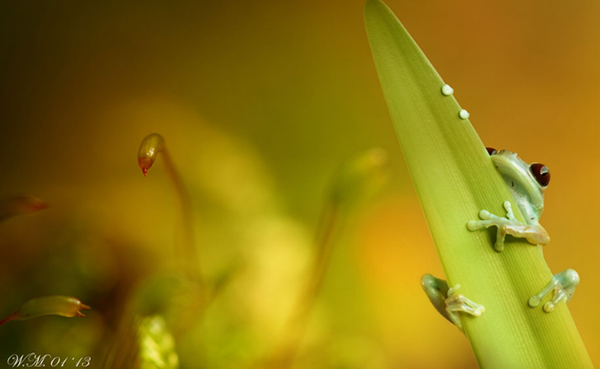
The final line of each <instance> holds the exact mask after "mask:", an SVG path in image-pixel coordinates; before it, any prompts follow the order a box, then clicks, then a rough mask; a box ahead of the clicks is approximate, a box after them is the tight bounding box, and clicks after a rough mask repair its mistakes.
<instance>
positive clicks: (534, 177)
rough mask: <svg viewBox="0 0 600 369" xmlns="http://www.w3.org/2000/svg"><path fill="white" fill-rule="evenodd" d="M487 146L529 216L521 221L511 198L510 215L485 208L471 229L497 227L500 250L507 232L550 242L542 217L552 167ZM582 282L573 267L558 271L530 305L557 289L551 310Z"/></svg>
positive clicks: (549, 304)
mask: <svg viewBox="0 0 600 369" xmlns="http://www.w3.org/2000/svg"><path fill="white" fill-rule="evenodd" d="M486 149H487V151H488V154H489V155H490V157H491V159H492V162H493V163H494V165H495V166H496V169H498V171H499V172H500V174H501V175H502V178H503V179H504V181H505V182H506V185H507V186H508V188H509V189H510V192H511V194H512V195H513V197H514V199H515V202H516V204H517V206H518V207H519V210H520V211H521V213H522V214H523V217H524V218H525V223H521V222H519V221H518V220H517V219H516V218H515V216H514V214H513V212H512V208H511V204H510V201H505V202H504V208H505V209H506V218H504V217H499V216H497V215H494V214H491V213H490V212H489V211H487V210H481V211H480V212H479V217H480V218H481V219H482V220H471V221H470V222H468V223H467V228H468V229H469V230H470V231H476V230H478V229H481V228H488V227H492V226H495V227H497V228H498V231H497V234H496V243H495V244H494V248H495V249H496V251H498V252H501V251H502V250H504V238H505V237H506V235H507V234H509V235H511V236H513V237H519V238H525V239H526V240H527V241H528V242H529V243H532V244H534V245H541V246H543V245H546V244H547V243H548V242H550V236H548V232H546V230H545V229H544V227H542V226H541V225H540V224H539V219H540V216H541V215H542V211H543V210H544V191H545V190H546V188H547V187H548V184H549V183H550V170H549V169H548V167H546V166H545V165H544V164H540V163H533V164H527V163H525V162H524V161H523V160H521V159H520V158H519V157H518V156H517V154H515V153H513V152H510V151H508V150H501V151H497V150H495V149H493V148H490V147H488V148H486ZM578 284H579V275H578V274H577V272H576V271H574V270H573V269H567V270H565V271H564V272H561V273H558V274H555V275H554V277H553V278H552V281H550V283H548V285H547V286H546V287H545V288H544V289H543V290H542V291H541V292H540V293H539V294H537V295H535V296H533V297H531V298H530V299H529V302H528V303H529V306H531V307H536V306H538V305H539V304H540V302H541V300H542V299H543V298H544V297H545V296H546V295H548V294H550V293H551V292H552V291H554V296H553V298H552V300H551V301H549V302H547V303H546V304H544V307H543V309H544V311H545V312H548V313H549V312H551V311H553V310H554V307H555V306H556V304H558V303H559V302H561V301H567V302H568V301H570V300H571V297H573V294H574V293H575V288H577V285H578Z"/></svg>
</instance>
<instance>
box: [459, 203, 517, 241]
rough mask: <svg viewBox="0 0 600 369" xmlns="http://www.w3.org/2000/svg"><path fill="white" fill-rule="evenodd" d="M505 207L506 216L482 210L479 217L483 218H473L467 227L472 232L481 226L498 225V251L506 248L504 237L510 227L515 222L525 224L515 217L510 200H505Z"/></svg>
mask: <svg viewBox="0 0 600 369" xmlns="http://www.w3.org/2000/svg"><path fill="white" fill-rule="evenodd" d="M504 209H506V218H504V217H499V216H497V215H494V214H492V213H490V212H489V211H487V210H481V211H480V212H479V218H481V219H482V220H471V221H470V222H469V223H467V228H468V229H469V231H471V232H473V231H476V230H479V229H481V228H488V227H497V228H498V232H497V234H496V243H495V244H494V249H495V250H496V251H498V252H501V251H502V250H504V238H506V234H507V233H508V227H509V226H511V225H514V224H518V225H523V223H521V222H519V221H518V220H517V219H516V218H515V215H514V213H513V211H512V207H511V205H510V202H509V201H505V202H504Z"/></svg>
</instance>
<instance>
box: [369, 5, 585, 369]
mask: <svg viewBox="0 0 600 369" xmlns="http://www.w3.org/2000/svg"><path fill="white" fill-rule="evenodd" d="M365 21H366V29H367V35H368V38H369V43H370V45H371V51H372V54H373V59H374V61H375V66H376V68H377V72H378V74H379V80H380V83H381V86H382V89H383V93H384V96H385V99H386V101H387V105H388V109H389V111H390V115H391V117H392V121H393V123H394V127H395V128H396V132H397V136H398V140H399V142H400V146H401V147H402V152H403V154H404V158H405V160H406V163H407V165H408V168H409V171H410V174H411V178H412V180H413V183H414V186H415V189H416V191H417V194H418V196H419V199H420V202H421V206H422V208H423V211H424V213H425V217H426V218H427V222H428V225H429V229H430V232H431V235H432V237H433V240H434V243H435V245H436V249H437V251H438V255H439V257H440V260H441V262H442V265H443V267H444V271H445V273H446V277H447V279H448V282H445V281H442V280H440V279H437V278H435V277H433V276H431V275H426V276H425V278H424V280H423V287H424V289H425V290H426V291H427V292H428V295H429V296H430V298H431V300H432V302H433V303H434V305H435V306H436V308H437V309H438V310H439V311H440V312H442V314H443V315H444V316H446V318H448V320H450V321H452V322H454V323H455V324H456V325H458V326H459V327H461V328H462V329H463V330H464V332H465V334H466V336H467V337H468V339H469V341H470V342H471V346H472V348H473V350H474V352H475V355H476V357H477V360H478V362H479V365H480V366H482V367H501V368H522V367H535V368H538V367H565V368H588V367H592V363H591V360H590V358H589V355H588V353H587V351H586V349H585V347H584V345H583V342H582V340H581V337H580V336H579V333H578V331H577V328H576V326H575V323H574V321H573V318H572V317H571V315H570V313H569V310H568V309H567V307H566V304H561V303H560V302H561V301H567V300H569V298H570V296H572V293H573V292H574V290H575V287H576V286H577V283H578V282H579V277H578V276H577V273H576V272H575V271H573V270H567V271H565V272H563V273H559V274H557V275H556V276H553V275H552V273H551V272H550V268H549V267H548V265H547V264H546V262H545V260H544V258H543V255H542V252H541V247H542V246H539V245H541V244H545V243H547V242H548V241H549V237H548V235H547V233H546V232H545V230H544V229H543V227H542V226H541V225H539V222H538V220H539V217H540V215H541V212H542V208H543V190H544V189H545V187H546V186H547V185H548V181H549V171H548V169H547V168H546V167H545V166H544V165H541V164H532V165H529V164H526V163H525V162H523V161H522V160H520V159H519V158H518V157H517V156H516V155H515V154H513V153H510V152H508V151H504V152H502V151H501V152H494V153H492V152H490V153H488V150H486V148H485V146H484V145H483V143H482V142H481V140H480V138H479V137H478V135H477V133H476V132H475V130H474V129H473V126H472V125H471V122H470V121H469V118H470V115H469V114H468V112H467V111H466V110H465V109H463V108H462V107H461V106H460V105H459V104H458V102H457V101H456V99H455V95H456V92H455V91H454V90H453V89H452V88H451V87H450V86H448V84H447V83H445V82H444V81H443V80H442V78H441V77H440V76H439V74H438V73H437V71H436V70H435V69H434V68H433V66H432V65H431V63H430V62H429V60H428V59H427V58H426V56H425V55H424V54H423V52H422V51H421V50H420V49H419V47H418V45H417V44H416V43H415V41H414V40H413V39H412V37H411V36H410V35H409V33H408V32H407V31H406V29H405V28H404V27H403V26H402V24H401V23H400V21H398V19H397V18H396V16H395V15H394V14H393V13H392V12H391V10H390V9H389V8H388V7H387V6H386V5H385V4H384V3H383V2H381V1H380V0H367V2H366V8H365ZM431 168H435V170H431ZM440 178H444V180H443V181H440V180H439V179H440ZM477 214H479V218H480V219H476V218H477ZM496 214H502V215H504V214H506V217H504V216H497V215H496ZM487 227H493V228H494V229H495V230H496V232H488V231H485V228H487ZM507 235H510V236H512V237H509V238H507V237H505V236H507ZM458 285H460V294H458V292H457V291H456V289H457V286H458ZM451 287H453V288H451ZM552 292H554V293H552ZM465 296H467V297H468V298H467V297H465ZM447 299H449V300H448V301H447ZM540 304H542V306H543V308H542V309H537V308H535V309H534V308H532V307H536V306H539V305H540ZM484 307H485V308H484ZM550 311H552V313H551V314H547V312H550ZM465 313H466V314H465Z"/></svg>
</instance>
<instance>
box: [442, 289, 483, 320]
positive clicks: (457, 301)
mask: <svg viewBox="0 0 600 369" xmlns="http://www.w3.org/2000/svg"><path fill="white" fill-rule="evenodd" d="M459 288H460V284H457V285H456V286H454V287H452V288H449V289H448V298H447V299H446V311H448V313H450V314H452V313H456V312H463V313H467V314H470V315H473V316H481V314H483V313H484V312H485V307H484V306H483V305H481V304H478V303H476V302H473V301H471V300H469V299H468V298H466V297H464V296H463V295H461V294H457V293H456V291H457V290H458V289H459Z"/></svg>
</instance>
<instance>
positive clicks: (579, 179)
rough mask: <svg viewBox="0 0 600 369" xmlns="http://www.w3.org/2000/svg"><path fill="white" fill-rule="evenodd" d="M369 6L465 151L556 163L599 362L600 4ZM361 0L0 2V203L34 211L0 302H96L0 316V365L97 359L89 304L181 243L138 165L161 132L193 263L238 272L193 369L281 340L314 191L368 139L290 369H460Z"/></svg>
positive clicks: (6, 235) (117, 295)
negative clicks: (439, 92) (11, 360)
mask: <svg viewBox="0 0 600 369" xmlns="http://www.w3.org/2000/svg"><path fill="white" fill-rule="evenodd" d="M387 4H388V5H389V6H390V8H391V9H392V10H393V11H394V12H395V13H396V14H397V16H398V17H399V18H400V20H401V21H402V22H403V23H404V25H405V26H406V27H407V29H408V30H409V32H411V34H412V36H413V37H414V38H415V40H416V41H417V42H418V43H419V45H420V46H421V48H422V49H423V51H424V52H425V53H426V55H427V56H428V57H429V59H430V60H431V62H432V63H433V65H434V66H435V67H436V68H437V70H438V72H439V73H440V74H441V75H442V77H443V78H444V80H445V81H447V82H448V83H449V84H450V85H451V86H452V87H454V89H455V96H456V98H457V100H458V101H459V103H460V104H461V106H462V107H464V108H465V109H467V110H468V111H469V112H470V113H471V119H470V120H471V122H472V123H473V125H474V126H475V129H476V130H477V131H478V133H479V135H480V137H481V138H482V140H483V142H484V143H485V144H486V145H487V146H492V147H495V148H497V149H509V150H511V151H515V152H517V153H519V155H520V156H521V158H523V159H524V160H525V161H528V162H542V163H544V164H546V165H548V167H549V168H550V170H551V171H552V183H551V185H550V189H549V190H548V191H547V192H546V211H545V213H544V216H543V217H542V221H541V223H542V224H543V225H544V227H545V228H546V229H547V230H548V232H549V233H550V235H551V237H552V242H551V243H550V244H549V245H548V246H547V247H546V248H545V250H544V255H545V257H546V259H547V261H548V264H549V266H550V268H551V269H552V270H553V271H554V272H555V273H556V272H559V271H562V270H564V269H566V268H574V269H576V270H577V271H578V272H579V274H580V276H581V278H582V283H581V285H580V287H579V288H578V290H577V293H576V294H575V297H574V298H573V300H572V301H571V303H570V310H571V312H572V314H573V316H574V319H575V321H576V322H577V325H578V327H579V330H580V333H581V335H582V337H583V340H584V342H585V344H586V347H587V349H588V351H589V352H590V355H591V357H592V360H593V361H594V362H600V350H599V348H600V320H599V319H598V315H597V304H598V303H600V298H599V297H598V294H597V293H595V290H594V287H593V286H598V285H600V275H599V274H598V273H597V270H598V266H597V264H596V263H597V262H598V259H599V256H600V248H599V247H597V245H596V244H597V243H598V242H597V240H596V238H595V231H596V229H597V228H598V226H597V222H598V220H599V216H598V211H597V209H596V206H598V207H600V196H599V193H598V191H596V184H597V183H600V171H596V169H597V168H598V163H597V159H596V157H597V154H596V152H595V150H596V148H597V147H598V140H599V139H600V128H599V125H598V122H599V121H600V119H599V118H600V117H599V116H598V115H600V112H599V111H598V108H597V106H598V105H599V104H598V102H599V101H600V88H599V87H600V66H599V64H598V57H599V56H600V47H599V46H598V45H600V28H598V27H597V20H598V19H599V18H600V4H598V3H597V2H592V1H586V2H579V3H577V4H572V3H566V2H545V3H544V4H543V5H542V4H538V3H523V2H519V1H514V0H512V1H511V0H509V1H502V2H500V1H495V2H486V3H481V2H477V1H472V0H468V1H463V2H459V3H453V2H448V1H439V0H434V1H431V2H414V1H407V0H388V1H387ZM363 8H364V2H363V1H362V0H360V1H354V0H352V1H337V0H336V1H326V2H323V1H297V0H290V1H284V2H273V1H266V0H258V1H252V2H215V1H200V2H177V3H175V2H163V1H155V0H151V1H145V2H143V3H142V2H108V3H107V2H103V3H96V2H79V1H63V2H59V3H56V2H46V1H27V2H3V3H2V4H0V29H1V32H0V48H1V49H0V50H1V51H0V55H1V57H0V70H1V72H0V89H1V91H0V94H1V97H2V98H1V100H0V101H1V109H0V111H1V121H2V123H1V125H2V134H1V135H0V175H1V178H2V180H1V181H0V196H2V197H7V196H10V195H14V194H20V193H34V194H37V195H39V196H40V197H42V198H43V199H45V200H46V201H48V203H49V204H50V206H51V208H50V209H48V210H46V211H44V212H41V213H39V214H33V215H28V216H23V217H19V218H15V219H11V220H10V221H8V222H6V223H5V224H2V225H1V227H0V247H1V248H2V250H3V253H2V255H3V256H2V258H0V293H1V295H2V296H3V298H2V301H3V303H2V305H1V309H2V310H1V311H0V315H3V316H5V315H8V314H9V313H10V312H11V311H12V310H13V309H14V308H15V307H17V306H19V304H21V303H22V302H23V301H25V300H27V299H29V298H31V297H35V296H40V295H48V294H70V295H77V296H81V299H82V301H83V300H84V299H85V301H86V303H88V304H89V305H91V306H92V307H93V308H94V310H92V311H90V312H89V313H88V314H87V317H86V318H85V319H83V320H75V321H74V320H67V319H64V318H56V317H48V318H40V319H37V320H31V321H27V322H13V323H10V324H7V325H6V326H2V327H0V342H2V343H3V344H2V345H1V346H2V347H1V348H0V362H1V363H4V362H6V358H7V357H8V355H10V354H12V353H25V352H30V351H35V352H37V353H51V354H53V355H67V354H68V355H76V354H77V355H84V354H86V355H87V354H90V353H93V362H94V363H96V362H98V363H99V362H100V361H101V355H102V354H101V352H100V351H98V347H99V345H100V343H101V341H102V340H103V339H105V338H103V337H107V336H106V335H107V334H109V333H110V329H111V328H110V327H111V324H112V323H113V321H114V319H117V317H116V316H114V315H111V314H107V313H105V311H110V308H109V307H110V305H111V304H112V303H118V302H119V301H120V300H119V299H123V298H124V296H126V292H124V291H127V290H128V288H129V287H131V288H133V287H132V286H134V285H135V284H136V283H137V282H138V281H139V279H140V278H142V276H147V275H150V274H152V273H153V272H155V271H157V270H161V268H162V266H161V260H162V259H163V258H165V255H169V252H170V246H169V245H171V244H173V243H174V242H177V239H176V237H175V239H174V236H173V235H174V234H177V231H178V225H179V213H178V212H177V207H176V199H175V197H174V194H173V193H172V191H171V187H170V186H169V183H168V179H167V178H166V176H165V172H164V170H163V168H162V163H160V162H161V160H160V159H159V160H158V163H157V164H156V168H154V167H153V168H152V169H151V171H150V172H149V174H148V177H147V178H144V177H143V176H142V173H141V171H140V170H139V168H138V167H137V163H136V153H137V149H138V146H139V144H140V142H141V140H142V139H143V138H144V137H145V136H146V135H147V134H149V133H152V132H158V133H160V134H162V135H163V136H164V137H165V139H166V142H167V145H168V147H169V150H170V152H171V155H172V158H173V160H174V161H175V163H176V165H177V166H178V168H179V169H180V170H181V172H182V175H183V177H184V180H185V181H186V184H187V185H188V187H189V189H190V192H191V194H192V198H193V202H194V209H195V215H196V219H197V222H196V223H195V224H196V231H197V234H198V235H199V237H198V238H199V241H198V245H197V246H198V250H199V253H200V255H201V259H202V261H201V263H202V266H203V270H204V271H205V272H206V273H207V275H218V274H219V273H221V272H222V271H223V270H227V268H229V267H230V266H231V265H234V264H235V263H238V262H242V263H243V264H244V265H245V268H244V270H245V272H244V273H246V274H243V278H239V279H237V280H235V281H234V282H232V286H231V287H230V288H228V292H227V293H226V295H225V296H224V297H223V300H222V301H221V302H220V303H219V304H220V305H219V308H218V309H215V310H217V311H214V312H212V313H209V314H208V315H207V317H206V322H205V323H204V324H202V325H201V326H199V327H198V329H197V330H195V331H194V333H193V334H192V335H191V337H190V338H189V339H188V340H187V341H186V342H183V343H182V345H181V347H179V348H178V354H179V356H180V360H181V363H182V367H193V366H192V365H196V364H197V363H198V361H195V360H196V359H195V358H196V356H195V355H202V357H203V359H202V364H201V365H202V367H210V368H237V367H242V366H243V365H246V364H248V363H249V362H251V361H252V360H255V359H256V358H257V357H260V356H261V355H262V354H264V353H265V352H268V351H269V348H270V347H272V346H273V345H274V344H275V343H276V342H277V341H278V337H279V336H280V335H281V330H282V327H283V326H284V322H285V319H286V314H287V312H288V311H289V310H290V306H291V305H292V304H293V301H294V298H295V296H296V294H297V291H298V286H299V285H300V283H301V282H300V281H301V279H302V275H303V273H304V272H305V270H306V265H307V260H308V259H309V258H310V254H311V252H312V249H311V239H312V237H313V233H314V229H315V227H316V225H317V220H318V217H319V212H320V210H321V208H322V204H323V201H324V198H325V193H326V189H327V186H328V184H329V183H330V181H331V179H332V177H333V175H334V174H335V170H336V169H337V168H338V166H339V165H340V163H342V162H343V161H344V160H345V159H347V158H348V157H350V156H351V155H353V154H355V153H357V152H360V151H362V150H364V149H367V148H370V147H383V148H384V149H386V150H387V151H388V153H389V155H390V163H391V166H392V173H393V179H392V181H391V182H390V183H389V185H388V186H387V187H386V188H385V190H384V191H382V193H381V194H380V195H379V196H377V197H376V198H375V199H374V200H373V201H371V202H370V203H369V204H368V205H366V206H363V207H362V208H361V210H360V211H359V212H357V214H355V216H354V218H353V226H352V227H348V228H347V230H346V232H345V233H344V235H343V236H341V237H340V239H339V240H338V242H337V243H336V249H335V252H334V254H333V258H332V261H331V265H330V268H329V270H328V274H327V276H326V278H325V281H324V285H323V288H322V291H321V292H322V293H321V294H320V296H319V298H318V300H317V302H316V305H315V309H314V312H313V315H312V317H311V320H310V324H309V328H308V332H307V333H308V334H307V336H306V338H305V340H304V344H303V346H302V349H301V350H300V354H299V358H298V363H297V367H299V368H300V367H301V368H320V367H323V368H403V367H410V368H466V367H476V362H475V359H474V356H473V354H472V352H471V348H470V346H469V342H468V340H467V339H466V338H465V337H464V336H463V335H462V333H460V332H459V330H458V329H456V328H455V327H452V326H451V325H450V324H449V323H448V322H447V321H445V320H444V319H443V318H442V317H441V316H439V315H438V314H437V312H436V311H435V309H433V307H432V306H430V303H429V301H428V299H427V298H426V297H425V295H424V294H423V292H422V291H421V287H420V284H419V279H420V277H421V275H422V274H424V273H433V274H435V275H437V276H440V277H442V276H443V271H442V268H441V265H440V263H439V260H438V259H437V256H436V253H435V248H434V245H433V243H432V241H431V238H430V236H429V233H428V230H427V226H426V224H425V220H424V217H423V215H422V213H421V210H420V208H419V204H418V200H417V198H416V193H415V191H414V189H413V187H412V184H411V182H410V178H409V177H408V172H407V169H406V167H405V164H404V162H403V159H402V155H401V152H400V148H399V145H398V143H397V141H396V138H395V133H394V129H393V126H392V124H391V121H390V118H389V115H388V112H387V108H386V106H385V102H384V99H383V96H382V93H381V89H380V86H379V81H378V78H377V74H376V71H375V67H374V64H373V61H372V58H371V54H370V50H369V45H368V42H367V38H366V34H365V30H364V21H363ZM88 301H89V302H88ZM56 332H59V333H56ZM90 332H92V333H90ZM198 347H202V349H198ZM195 350H199V352H201V354H198V352H197V351H195ZM198 365H200V364H198Z"/></svg>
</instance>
